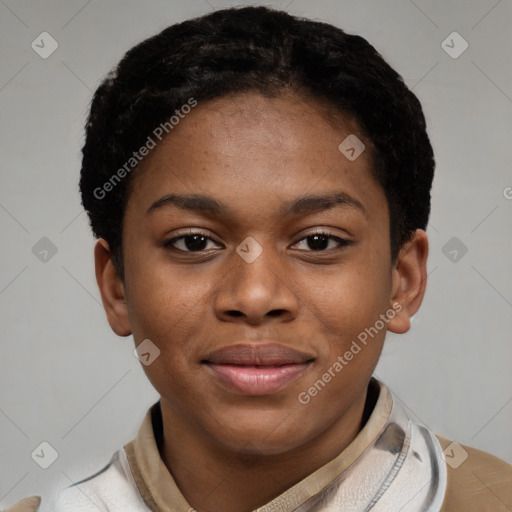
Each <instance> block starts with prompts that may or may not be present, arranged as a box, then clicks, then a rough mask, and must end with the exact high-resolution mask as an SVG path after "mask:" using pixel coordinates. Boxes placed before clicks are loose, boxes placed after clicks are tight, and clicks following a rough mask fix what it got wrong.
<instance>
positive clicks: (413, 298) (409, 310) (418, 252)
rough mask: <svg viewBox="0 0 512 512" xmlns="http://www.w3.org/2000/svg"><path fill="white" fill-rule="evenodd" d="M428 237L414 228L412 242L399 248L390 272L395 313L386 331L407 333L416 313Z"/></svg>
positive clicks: (424, 274) (422, 287)
mask: <svg viewBox="0 0 512 512" xmlns="http://www.w3.org/2000/svg"><path fill="white" fill-rule="evenodd" d="M427 256H428V238H427V234H426V233H425V231H423V230H422V229H417V230H416V231H415V232H414V234H413V236H412V237H411V239H410V240H409V241H407V242H406V243H405V244H404V245H403V247H402V248H401V249H400V253H399V255H398V257H397V260H396V264H395V267H394V268H393V270H392V273H393V275H392V292H391V304H392V305H393V304H400V307H398V306H396V305H395V306H394V309H395V311H397V314H396V315H395V317H394V318H393V319H391V320H390V321H389V322H388V330H389V331H391V332H394V333H397V334H403V333H406V332H407V331H408V330H409V328H410V326H411V317H412V316H413V315H414V314H415V313H416V312H417V311H418V309H419V308H420V306H421V303H422V301H423V297H424V295H425V289H426V286H427Z"/></svg>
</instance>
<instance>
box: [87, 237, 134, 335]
mask: <svg viewBox="0 0 512 512" xmlns="http://www.w3.org/2000/svg"><path fill="white" fill-rule="evenodd" d="M111 256H112V253H111V252H110V248H109V245H108V242H107V241H106V240H105V239H103V238H100V239H98V241H97V242H96V245H95V247H94V262H95V268H96V282H97V283H98V288H99V290H100V293H101V300H102V302H103V307H104V308H105V312H106V314H107V319H108V323H109V324H110V327H111V328H112V330H113V331H114V332H115V333H116V334H117V335H118V336H129V335H130V334H131V333H132V331H131V327H130V319H129V316H128V305H127V301H126V291H125V287H124V283H123V281H122V279H121V277H120V276H119V274H118V272H117V270H116V269H115V267H114V264H113V263H112V258H111Z"/></svg>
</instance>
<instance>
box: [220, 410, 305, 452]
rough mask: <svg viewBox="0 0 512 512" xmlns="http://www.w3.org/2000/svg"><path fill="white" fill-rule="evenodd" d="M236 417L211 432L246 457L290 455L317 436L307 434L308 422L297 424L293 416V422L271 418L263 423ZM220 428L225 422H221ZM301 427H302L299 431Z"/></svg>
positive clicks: (258, 416)
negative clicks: (289, 453)
mask: <svg viewBox="0 0 512 512" xmlns="http://www.w3.org/2000/svg"><path fill="white" fill-rule="evenodd" d="M244 416H245V417H244V418H243V419H239V418H236V415H232V416H230V422H229V424H228V425H225V428H223V429H218V425H219V424H217V431H216V432H215V433H213V432H212V434H213V435H214V437H215V438H216V439H217V442H218V443H219V444H221V445H223V446H224V447H225V448H227V449H229V450H231V451H234V452H238V453H240V454H246V455H269V456H270V455H279V454H282V453H286V452H289V451H291V450H293V449H294V448H297V447H298V446H301V445H302V444H304V443H306V442H307V441H308V440H309V439H310V438H312V437H314V436H308V435H307V426H306V425H305V421H298V420H297V419H296V418H295V419H293V417H292V416H291V415H290V420H291V422H289V423H287V422H286V415H285V417H284V418H283V415H282V413H281V414H280V415H279V417H276V416H274V417H268V415H267V421H264V420H263V419H262V417H261V415H257V414H254V416H253V417H252V418H251V417H247V415H244ZM219 423H220V424H221V425H222V424H223V423H224V422H219ZM299 425H300V428H299Z"/></svg>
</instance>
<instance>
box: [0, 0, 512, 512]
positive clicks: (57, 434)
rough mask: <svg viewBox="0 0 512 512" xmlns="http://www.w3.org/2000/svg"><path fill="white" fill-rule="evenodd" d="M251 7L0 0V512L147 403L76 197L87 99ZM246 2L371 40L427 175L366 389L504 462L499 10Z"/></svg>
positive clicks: (80, 462) (504, 86) (507, 234)
mask: <svg viewBox="0 0 512 512" xmlns="http://www.w3.org/2000/svg"><path fill="white" fill-rule="evenodd" d="M247 3H248V2H238V3H234V2H229V1H220V0H219V1H216V0H209V1H208V2H207V1H203V0H187V1H185V0H167V1H164V0H149V1H143V2H142V1H141V2H135V1H126V0H124V1H121V0H107V1H100V0H89V1H86V0H72V1H66V2H64V1H61V2H59V1H56V0H44V1H40V2H34V1H30V0H1V2H0V16H1V23H0V27H1V28H0V40H1V49H0V57H1V62H2V67H1V71H0V115H1V120H2V122H1V132H0V137H1V150H2V153H1V155H2V156H1V163H2V171H1V175H0V226H1V233H2V243H1V245H0V254H1V268H0V307H1V355H0V381H1V384H0V431H1V436H0V507H5V506H7V505H10V504H12V503H14V502H15V501H17V500H18V499H20V498H22V497H24V496H29V495H34V494H39V495H41V494H43V495H47V494H48V493H50V491H51V490H52V489H57V488H62V487H64V486H67V485H70V484H71V483H72V482H74V481H76V480H78V479H81V478H84V477H85V476H88V475H90V474H91V473H93V472H95V471H96V470H98V469H100V468H101V467H103V466H104V465H105V464H106V463H107V462H108V461H109V459H110V457H111V455H112V453H113V452H114V451H115V450H117V449H118V448H120V447H121V446H122V445H123V444H125V443H126V442H128V441H129V440H130V439H132V438H133V437H134V436H135V434H136V431H137V429H138V427H139V424H140V422H141V420H142V418H143V416H144V414H145V412H146V410H147V408H148V407H149V406H150V405H151V404H152V403H154V402H155V401H156V400H157V398H158V396H157V394H156V392H155V391H154V390H153V389H152V387H151V385H150V384H149V382H148V381H147V380H146V377H145V375H144V373H143V371H142V369H141V366H140V363H139V361H138V360H137V359H136V358H135V357H134V355H133V353H132V350H133V339H132V338H131V337H130V338H118V337H117V336H116V335H114V334H113V333H112V332H111V330H110V328H109V326H108V324H107V322H106V319H105V314H104V311H103V308H102V306H101V301H100V297H99V293H98V290H97V287H96V283H95V279H94V268H93V253H92V251H93V245H94V239H93V237H92V235H91V232H90V230H89V227H88V221H87V217H86V215H85V214H84V213H83V211H82V208H81V205H80V199H79V195H78V177H79V169H80V149H81V146H82V143H83V125H84V122H85V117H86V114H87V110H88V105H89V101H90V99H91V95H92V92H93V91H94V89H95V88H96V87H97V86H98V85H99V82H100V80H101V78H102V77H103V76H104V75H105V74H106V73H107V72H108V71H109V70H110V69H111V68H112V67H113V66H114V65H115V64H116V63H117V61H118V60H119V59H120V58H121V56H122V55H123V53H124V52H125V51H127V50H128V49H129V48H130V47H131V46H133V45H134V44H136V43H138V42H139V41H141V40H143V39H145V38H146V37H149V36H151V35H153V34H155V33H157V32H159V31H160V30H161V29H163V28H164V27H166V26H168V25H170V24H173V23H175V22H178V21H181V20H184V19H187V18H190V17H195V16H199V15H201V14H204V13H207V12H210V11H211V10H213V9H217V8H222V7H227V6H232V5H246V4H247ZM253 3H256V2H253ZM262 3H264V4H266V5H272V6H275V7H280V8H283V9H285V10H287V11H289V12H290V13H292V14H296V15H302V16H307V17H311V18H314V19H317V20H322V21H327V22H330V23H332V24H335V25H337V26H339V27H341V28H343V29H344V30H346V31H348V32H350V33H357V34H360V35H362V36H363V37H365V38H367V39H368V40H369V41H370V42H371V43H372V44H373V45H374V46H375V47H376V48H377V49H378V50H379V51H380V52H381V53H382V55H383V56H384V57H385V58H386V59H387V61H388V62H389V63H390V64H391V65H392V66H393V67H395V68H396V69H397V70H398V71H399V72H400V74H401V75H402V76H403V77H404V80H405V81H406V83H407V84H408V85H409V86H410V87H411V88H413V90H414V92H415V93H416V94H417V95H418V97H419V98H420V100H421V102H422V104H423V107H424V110H425V113H426V117H427V122H428V128H429V133H430V136H431V140H432V144H433V146H434V151H435V154H436V160H437V169H436V177H435V181H434V187H433V192H432V193H433V202H432V215H431V220H430V224H429V227H428V234H429V237H430V244H431V245H430V249H431V252H430V258H429V264H428V269H429V283H428V290H427V294H426V298H425V301H424V303H423V307H422V308H421V310H420V312H419V313H418V314H417V315H416V317H415V318H414V321H413V326H412V329H411V331H410V332H409V333H408V334H406V335H402V336H396V335H395V336H389V337H388V338H387V341H386V347H385V349H384V353H383V355H382V359H381V361H380V363H379V365H378V367H377V371H376V374H377V376H378V377H379V378H381V379H382V380H383V381H384V382H386V384H387V385H388V386H389V387H390V388H391V389H392V390H393V391H394V392H395V393H396V394H397V395H398V396H399V397H400V398H401V399H402V400H403V401H404V402H405V403H406V404H408V405H409V406H410V408H411V409H412V411H413V412H414V413H415V414H417V415H418V416H419V417H420V418H421V420H423V422H424V423H426V424H427V425H428V426H429V427H430V428H432V429H433V430H435V431H436V432H437V433H440V434H442V435H444V436H446V437H448V438H450V439H454V440H456V441H458V442H459V443H462V444H469V445H472V446H474V447H477V448H481V449H483V450H486V451H489V452H491V453H493V454H495V455H497V456H499V457H501V458H503V459H505V460H507V461H509V462H512V444H511V441H510V432H511V426H512V403H511V401H512V386H511V372H510V363H511V357H512V344H511V343H510V342H511V335H510V332H511V328H512V314H511V313H512V287H511V284H512V269H511V262H512V242H511V233H512V229H511V228H512V215H511V213H512V200H511V198H512V188H511V187H512V173H511V164H512V149H511V146H512V144H511V142H512V115H511V114H512V73H511V66H510V54H511V50H512V31H511V30H510V26H511V21H512V2H510V0H501V1H496V0H479V1H477V0H472V1H469V0H464V1H462V0H460V1H453V0H452V1H445V0H437V1H427V0H415V1H414V2H413V1H409V0H391V1H386V2H382V1H378V0H373V1H368V0H367V1H365V0H362V1H361V0H357V1H356V0H346V1H345V0H337V1H335V0H317V1H314V2H313V1H305V0H293V1H290V0H287V1H282V2H280V1H275V2H262ZM42 32H47V33H48V34H50V35H51V37H52V38H53V39H54V40H55V41H56V44H58V48H57V49H56V50H55V51H54V53H52V54H51V55H50V56H48V57H47V58H42V57H41V56H40V54H39V53H41V52H43V48H40V47H41V46H44V51H49V50H50V49H51V44H53V45H55V43H52V42H51V40H50V39H49V38H48V36H46V35H44V36H40V34H41V33H42ZM453 32H457V34H455V35H454V34H453ZM43 37H44V38H45V39H44V41H45V43H44V44H41V43H40V41H41V38H43ZM33 41H35V43H36V44H37V43H38V41H39V43H38V44H39V48H38V47H37V46H36V48H38V51H39V53H38V52H37V51H36V50H35V49H33V47H32V46H31V44H32V42H33ZM443 41H445V43H443ZM466 43H467V44H468V47H467V49H466V50H465V51H464V52H463V53H461V54H460V55H457V54H458V53H460V51H461V50H462V49H463V48H464V47H465V44H466ZM450 53H451V55H450ZM455 56H456V57H457V58H454V57H455ZM41 239H43V240H41ZM37 244H39V245H37ZM45 250H46V251H48V252H46V253H44V251H45ZM43 253H44V254H43ZM44 442H45V443H49V445H50V446H51V447H52V448H49V447H48V445H46V444H45V445H41V443H44ZM41 450H43V451H44V450H46V451H45V457H51V458H54V457H55V456H56V457H57V458H56V460H55V461H54V462H53V463H52V464H51V465H50V466H49V467H48V468H47V469H43V468H42V467H40V465H39V464H38V463H37V462H38V459H37V456H36V455H37V453H39V454H40V453H41ZM52 450H55V453H54V452H53V451H52ZM46 460H47V462H48V461H50V459H48V458H47V459H46Z"/></svg>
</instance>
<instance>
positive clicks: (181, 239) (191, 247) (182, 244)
mask: <svg viewBox="0 0 512 512" xmlns="http://www.w3.org/2000/svg"><path fill="white" fill-rule="evenodd" d="M210 242H211V243H212V244H214V245H215V246H217V247H218V246H219V245H218V244H217V242H215V241H214V240H213V239H211V238H210V237H209V236H207V235H205V234H204V233H200V232H197V233H195V232H192V231H190V232H188V233H187V234H183V235H179V236H176V237H174V238H171V239H170V240H166V241H165V242H164V244H163V245H164V247H167V248H170V249H174V250H176V251H182V252H202V251H205V250H207V249H212V248H215V247H208V244H209V243H210Z"/></svg>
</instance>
